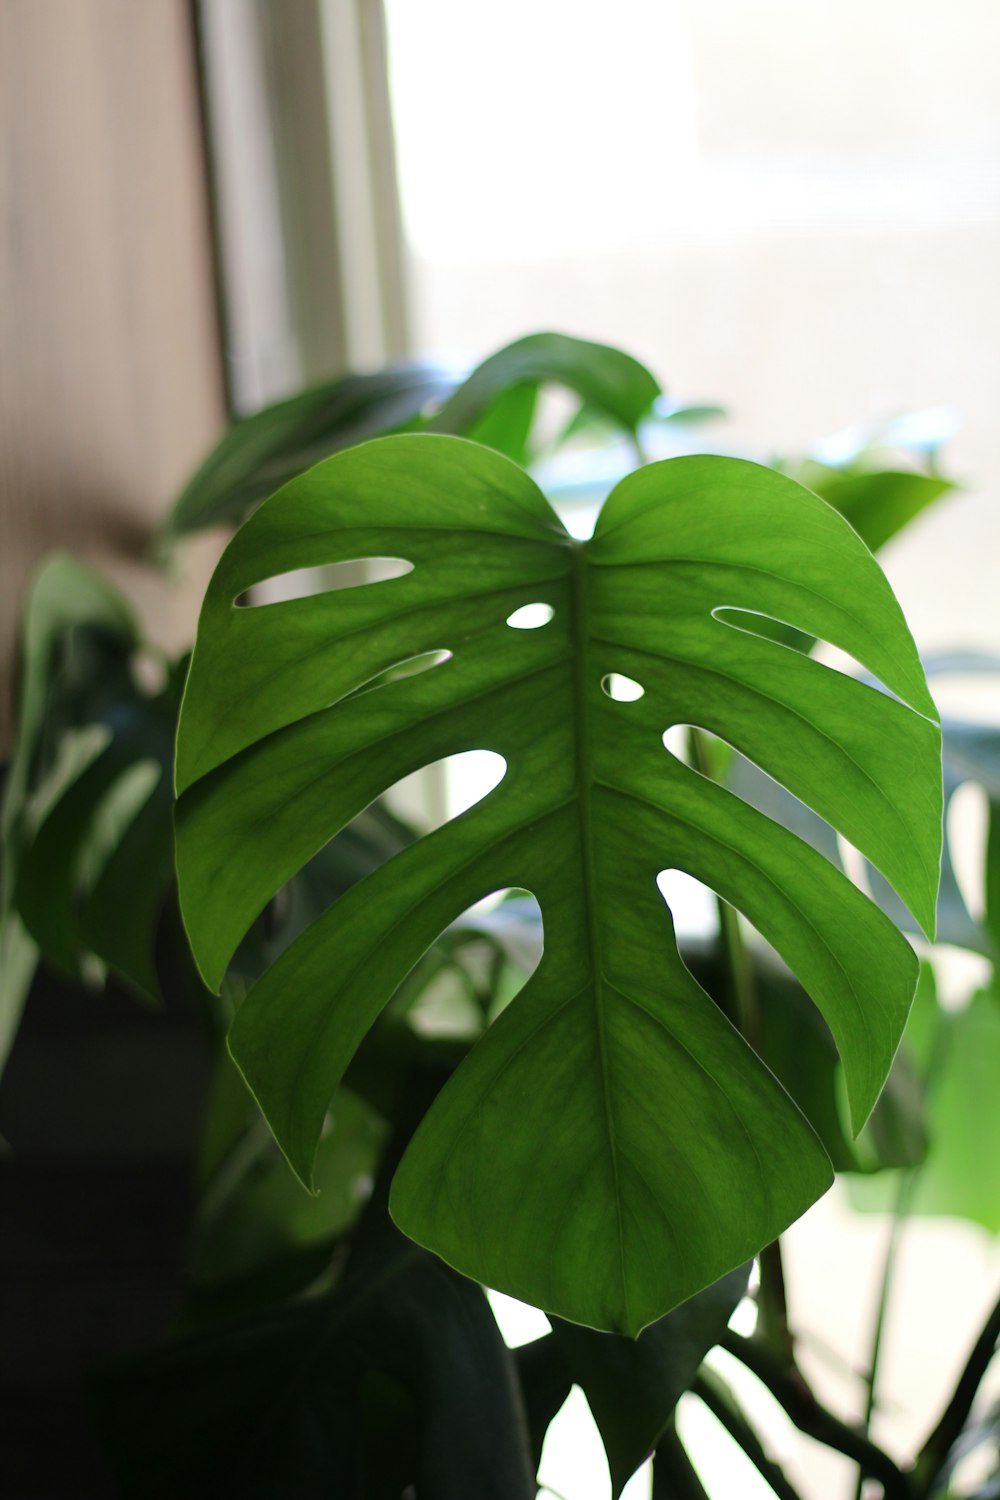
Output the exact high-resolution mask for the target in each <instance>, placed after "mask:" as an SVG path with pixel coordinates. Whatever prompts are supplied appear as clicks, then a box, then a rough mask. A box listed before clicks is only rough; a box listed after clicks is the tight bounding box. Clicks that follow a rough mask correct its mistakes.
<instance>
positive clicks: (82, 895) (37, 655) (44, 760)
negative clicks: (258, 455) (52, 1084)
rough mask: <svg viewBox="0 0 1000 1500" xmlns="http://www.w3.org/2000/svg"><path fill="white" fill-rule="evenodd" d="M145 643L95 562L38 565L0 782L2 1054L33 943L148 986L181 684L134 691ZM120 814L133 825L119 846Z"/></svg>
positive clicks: (166, 877)
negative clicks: (0, 816)
mask: <svg viewBox="0 0 1000 1500" xmlns="http://www.w3.org/2000/svg"><path fill="white" fill-rule="evenodd" d="M140 645H141V642H140V637H139V632H138V629H137V627H136V623H135V621H134V619H133V617H132V615H131V612H130V611H129V609H128V607H127V605H126V604H125V603H124V601H123V600H122V599H121V597H120V596H119V595H118V594H117V593H116V592H115V590H114V589H112V588H111V587H110V586H109V585H108V584H107V583H105V582H104V580H103V579H101V578H100V577H98V576H97V575H96V574H95V573H93V572H92V571H91V570H90V569H89V568H87V567H85V566H84V565H83V564H82V563H80V562H78V561H76V559H74V558H72V557H68V556H65V555H63V554H56V555H54V556H53V557H51V558H50V559H49V561H48V562H47V563H45V565H44V566H43V567H42V568H41V569H40V570H39V572H38V574H37V575H36V577H35V579H34V581H33V583H32V585H31V588H30V591H29V594H28V598H27V602H26V605H25V610H24V615H23V618H22V624H21V639H20V654H19V663H18V681H19V691H18V700H17V705H16V720H15V722H16V730H15V739H14V744H13V747H12V752H11V759H10V765H9V767H8V770H7V776H6V782H5V785H4V799H3V823H2V833H3V869H2V895H0V1064H2V1062H3V1060H4V1059H5V1058H6V1055H7V1051H8V1049H9V1046H10V1044H11V1042H12V1040H13V1034H14V1031H15V1029H16V1026H17V1021H18V1018H19V1016H20V1011H21V1006H22V1004H23V1001H24V997H25V995H26V994H27V990H28V987H29V985H30V983H31V979H32V976H33V974H34V970H35V965H36V962H37V957H38V950H39V947H41V949H42V950H43V951H44V952H45V955H46V957H47V958H48V959H49V961H50V962H52V963H53V964H55V965H56V966H57V967H59V968H61V969H62V970H63V971H64V972H65V973H67V974H69V975H70V976H72V977H80V976H81V975H84V974H87V973H89V974H93V973H94V964H95V961H96V963H97V964H98V965H100V966H102V967H110V968H112V969H114V970H116V971H117V972H119V973H120V974H121V975H122V976H123V977H125V978H126V979H128V980H129V981H130V982H131V983H133V984H134V985H135V987H136V988H137V989H139V990H140V991H141V992H143V993H145V994H147V995H149V994H152V993H154V992H155V989H156V982H155V979H154V977H153V975H152V949H153V940H154V933H155V923H156V920H157V918H158V916H159V904H160V902H161V900H162V896H163V892H164V889H165V888H166V886H167V885H169V883H170V880H171V861H172V857H173V856H172V841H171V836H170V827H171V818H172V793H171V768H172V764H173V735H174V726H175V723H176V716H177V708H178V705H179V702H180V692H179V681H178V674H173V675H172V676H170V677H169V679H168V681H167V683H166V685H165V687H164V688H163V689H161V690H160V691H158V692H153V693H146V692H145V691H144V690H143V689H142V688H141V686H140V685H139V683H138V681H137V679H136V676H135V663H136V658H137V656H138V653H139V650H140ZM122 817H124V818H125V819H126V821H127V822H129V823H133V825H134V828H135V833H134V835H133V836H132V837H131V838H130V839H129V840H127V841H125V842H124V843H121V844H120V843H119V842H118V839H117V838H116V826H115V825H116V823H118V822H119V821H120V819H121V818H122ZM164 842H166V846H167V847H166V851H165V850H164Z"/></svg>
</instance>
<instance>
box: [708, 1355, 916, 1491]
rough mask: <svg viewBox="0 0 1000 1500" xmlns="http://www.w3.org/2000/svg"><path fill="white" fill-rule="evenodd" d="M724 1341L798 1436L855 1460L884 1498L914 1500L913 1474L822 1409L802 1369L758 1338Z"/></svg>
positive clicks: (859, 1432) (864, 1436)
mask: <svg viewBox="0 0 1000 1500" xmlns="http://www.w3.org/2000/svg"><path fill="white" fill-rule="evenodd" d="M721 1343H722V1348H723V1349H726V1350H727V1351H728V1352H729V1353H730V1354H732V1355H733V1356H734V1357H735V1358H736V1359H738V1360H739V1361H740V1363H741V1364H743V1365H745V1366H746V1368H747V1369H748V1370H750V1371H751V1373H752V1374H754V1375H756V1376H757V1378H758V1380H760V1381H761V1382H762V1383H763V1384H764V1385H766V1386H767V1388H768V1390H769V1391H770V1392H771V1394H772V1396H774V1398H775V1400H776V1401H778V1402H779V1403H780V1405H781V1406H782V1407H783V1408H784V1410H785V1411H786V1412H787V1413H788V1415H789V1417H791V1419H792V1421H793V1422H794V1423H795V1426H796V1427H797V1428H798V1429H799V1431H800V1432H804V1433H805V1434H806V1436H807V1437H811V1438H815V1439H816V1441H817V1442H819V1443H823V1444H825V1445H826V1447H827V1448H833V1449H834V1451H835V1452H837V1453H843V1454H844V1456H845V1457H846V1458H852V1459H853V1460H854V1462H855V1463H856V1464H857V1465H858V1466H859V1468H860V1469H861V1472H862V1474H864V1475H865V1476H866V1477H867V1478H870V1479H875V1480H877V1481H878V1483H879V1484H880V1485H881V1486H882V1490H883V1493H884V1495H885V1500H914V1495H915V1494H916V1491H915V1490H914V1489H913V1486H912V1484H911V1481H910V1478H909V1476H908V1475H907V1474H905V1473H904V1472H903V1471H902V1469H900V1468H899V1467H898V1465H897V1464H895V1463H894V1462H893V1460H892V1459H891V1458H890V1457H889V1455H888V1454H887V1453H884V1452H883V1451H882V1449H881V1448H877V1447H876V1446H875V1444H874V1443H873V1442H872V1441H871V1440H870V1438H868V1437H867V1436H866V1435H865V1433H863V1432H861V1431H859V1430H858V1429H857V1428H855V1427H849V1426H848V1425H847V1423H846V1422H842V1421H841V1420H840V1418H839V1417H836V1416H834V1414H833V1412H831V1411H829V1410H828V1409H827V1408H826V1407H825V1406H823V1405H821V1403H820V1402H819V1401H817V1399H816V1397H815V1396H814V1395H813V1392H812V1391H811V1389H810V1388H809V1385H808V1384H807V1382H806V1380H805V1378H804V1377H803V1375H802V1374H801V1373H800V1371H798V1370H796V1369H794V1368H791V1369H790V1368H789V1367H788V1366H787V1365H786V1364H785V1363H784V1362H783V1361H782V1360H781V1359H779V1358H776V1357H775V1355H774V1353H773V1352H772V1351H771V1350H770V1349H768V1348H767V1347H766V1346H765V1345H764V1344H763V1343H761V1342H760V1341H759V1340H758V1339H747V1338H742V1337H741V1336H740V1335H739V1334H735V1333H732V1332H728V1333H726V1334H725V1335H724V1337H723V1339H722V1341H721Z"/></svg>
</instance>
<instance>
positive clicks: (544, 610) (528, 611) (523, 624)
mask: <svg viewBox="0 0 1000 1500" xmlns="http://www.w3.org/2000/svg"><path fill="white" fill-rule="evenodd" d="M554 614H555V610H554V609H553V608H552V605H551V604H522V605H521V607H520V609H515V611H514V613H513V614H512V615H508V616H507V624H508V625H509V626H510V627H511V629H513V630H539V629H540V628H541V627H542V626H543V625H547V624H548V623H549V621H550V620H551V619H552V617H553V615H554Z"/></svg>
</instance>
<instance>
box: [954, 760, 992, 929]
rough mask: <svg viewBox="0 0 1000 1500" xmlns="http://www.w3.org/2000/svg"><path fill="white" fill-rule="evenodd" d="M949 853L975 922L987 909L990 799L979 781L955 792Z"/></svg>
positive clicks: (979, 919)
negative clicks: (987, 841)
mask: <svg viewBox="0 0 1000 1500" xmlns="http://www.w3.org/2000/svg"><path fill="white" fill-rule="evenodd" d="M945 817H946V823H947V833H948V852H949V854H950V855H951V863H952V868H953V870H954V872H955V879H956V880H957V882H958V888H959V890H960V891H961V893H962V900H963V901H964V902H965V905H966V907H967V909H968V912H969V915H970V917H972V918H973V920H974V921H977V922H981V921H982V920H983V913H984V911H985V909H986V888H985V887H986V833H987V828H988V825H989V798H988V797H987V795H986V790H985V788H984V787H982V786H980V785H979V783H978V782H977V781H964V782H963V783H962V785H961V786H960V787H957V788H956V790H955V791H954V792H953V793H952V795H951V797H950V799H949V801H948V806H947V811H946V814H945Z"/></svg>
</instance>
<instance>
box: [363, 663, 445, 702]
mask: <svg viewBox="0 0 1000 1500" xmlns="http://www.w3.org/2000/svg"><path fill="white" fill-rule="evenodd" d="M451 658H452V653H451V652H450V651H422V652H421V653H420V655H419V656H408V657H407V658H406V660H405V661H398V662H396V664H395V666H392V667H387V668H386V670H385V671H384V672H379V674H378V676H377V677H370V678H369V679H368V681H367V682H363V683H362V684H361V686H360V687H357V688H355V689H354V692H352V693H348V694H347V696H348V697H349V698H353V697H355V696H356V695H357V694H358V693H370V692H371V691H372V689H373V688H380V687H385V686H387V684H388V683H390V682H402V681H403V679H404V678H406V677H419V675H420V673H421V672H429V671H430V670H431V668H432V667H442V666H444V664H445V662H446V661H451Z"/></svg>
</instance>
